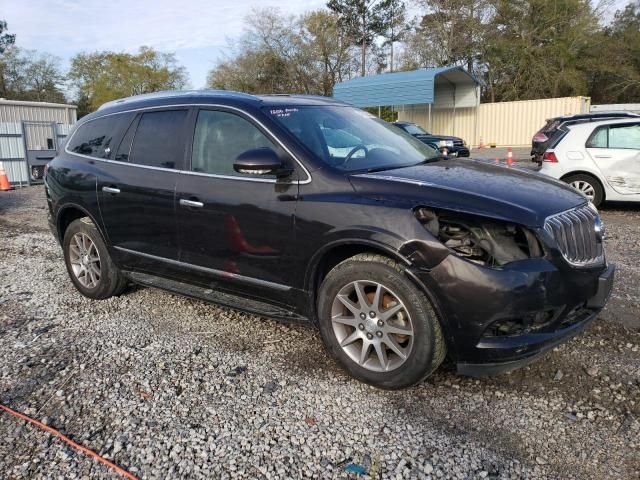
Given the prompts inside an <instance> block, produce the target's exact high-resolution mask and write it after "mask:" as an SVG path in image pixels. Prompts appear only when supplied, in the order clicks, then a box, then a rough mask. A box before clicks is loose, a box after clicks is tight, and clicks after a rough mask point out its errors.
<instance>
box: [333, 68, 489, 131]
mask: <svg viewBox="0 0 640 480" xmlns="http://www.w3.org/2000/svg"><path fill="white" fill-rule="evenodd" d="M333 96H334V97H335V98H337V99H338V100H342V101H343V102H347V103H350V104H351V105H354V106H356V107H385V106H393V107H394V108H395V109H396V110H397V111H399V112H405V111H412V110H413V109H415V108H418V107H419V108H421V109H424V113H425V114H426V116H427V122H426V124H425V123H423V124H422V126H423V127H426V128H427V129H429V130H430V129H431V127H432V126H433V122H434V117H436V116H438V115H441V114H443V113H444V114H446V115H448V116H449V117H450V118H451V119H452V121H453V129H454V130H455V129H456V121H457V117H458V114H459V112H460V111H465V112H466V111H467V110H470V111H474V110H476V109H477V108H478V106H479V105H480V82H479V81H478V80H477V79H476V78H475V77H474V76H473V75H471V74H470V73H469V72H467V71H466V70H465V69H464V68H462V67H441V68H423V69H420V70H412V71H410V72H394V73H382V74H380V75H370V76H368V77H358V78H354V79H352V80H347V81H345V82H340V83H338V84H336V86H335V87H334V89H333ZM400 119H403V115H402V113H401V114H400ZM435 133H441V132H435Z"/></svg>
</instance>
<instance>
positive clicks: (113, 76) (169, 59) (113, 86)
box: [69, 47, 188, 110]
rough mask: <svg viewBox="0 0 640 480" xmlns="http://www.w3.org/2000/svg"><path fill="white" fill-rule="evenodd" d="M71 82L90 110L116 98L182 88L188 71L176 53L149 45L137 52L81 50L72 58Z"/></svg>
mask: <svg viewBox="0 0 640 480" xmlns="http://www.w3.org/2000/svg"><path fill="white" fill-rule="evenodd" d="M69 79H70V81H71V84H72V85H73V86H74V87H75V88H76V89H77V91H78V98H79V99H80V98H85V99H86V100H87V101H88V103H89V105H90V108H91V109H92V110H95V109H97V108H98V107H99V106H100V105H102V104H103V103H105V102H108V101H111V100H115V99H117V98H122V97H128V96H131V95H139V94H143V93H151V92H157V91H160V90H175V89H181V88H184V87H185V86H186V85H187V83H188V80H187V74H186V71H185V69H184V67H181V66H179V65H178V64H177V62H176V59H175V55H174V54H172V53H162V52H158V51H156V50H154V49H153V48H150V47H140V49H139V50H138V53H136V54H130V53H117V52H95V53H80V54H78V55H76V56H75V57H74V58H73V59H72V60H71V70H70V71H69Z"/></svg>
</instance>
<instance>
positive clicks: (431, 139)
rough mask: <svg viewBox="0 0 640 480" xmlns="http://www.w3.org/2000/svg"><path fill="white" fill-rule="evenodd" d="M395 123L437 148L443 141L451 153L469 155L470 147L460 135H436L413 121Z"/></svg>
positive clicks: (455, 155)
mask: <svg viewBox="0 0 640 480" xmlns="http://www.w3.org/2000/svg"><path fill="white" fill-rule="evenodd" d="M393 124H394V125H395V126H396V127H398V128H401V129H402V130H404V131H405V132H407V133H408V134H409V135H411V136H413V137H416V138H417V139H418V140H420V141H421V142H423V143H426V144H427V145H430V146H432V147H435V148H439V147H440V146H441V142H444V144H445V146H446V147H447V151H448V152H449V155H451V156H454V157H468V156H469V147H468V146H467V144H466V143H465V141H464V140H462V139H461V138H458V137H450V136H447V135H435V134H433V133H429V132H427V131H426V130H425V129H423V128H422V127H420V126H419V125H416V124H415V123H411V122H401V121H398V122H393Z"/></svg>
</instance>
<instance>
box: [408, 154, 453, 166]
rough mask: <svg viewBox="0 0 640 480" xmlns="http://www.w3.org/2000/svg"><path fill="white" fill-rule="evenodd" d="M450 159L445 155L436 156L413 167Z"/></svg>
mask: <svg viewBox="0 0 640 480" xmlns="http://www.w3.org/2000/svg"><path fill="white" fill-rule="evenodd" d="M447 158H449V157H445V156H444V155H436V156H435V157H427V158H425V159H424V160H422V161H420V162H418V163H415V164H414V165H413V166H416V165H424V164H425V163H431V162H439V161H440V160H446V159H447Z"/></svg>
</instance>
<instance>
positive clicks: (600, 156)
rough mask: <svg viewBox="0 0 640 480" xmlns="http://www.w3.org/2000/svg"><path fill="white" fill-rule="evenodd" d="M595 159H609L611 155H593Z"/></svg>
mask: <svg viewBox="0 0 640 480" xmlns="http://www.w3.org/2000/svg"><path fill="white" fill-rule="evenodd" d="M595 157H596V158H611V155H595Z"/></svg>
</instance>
